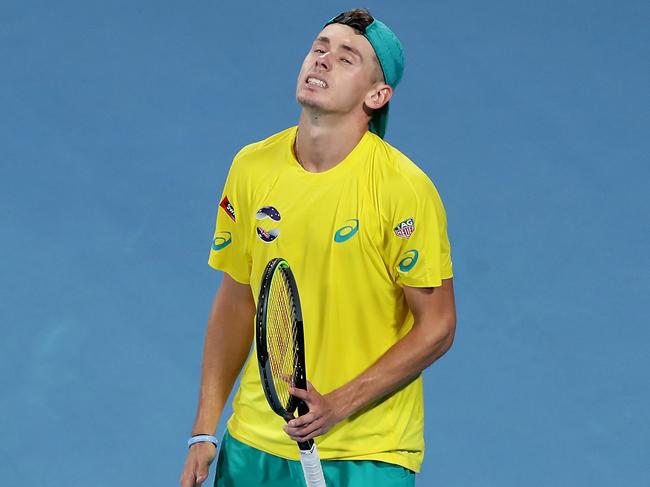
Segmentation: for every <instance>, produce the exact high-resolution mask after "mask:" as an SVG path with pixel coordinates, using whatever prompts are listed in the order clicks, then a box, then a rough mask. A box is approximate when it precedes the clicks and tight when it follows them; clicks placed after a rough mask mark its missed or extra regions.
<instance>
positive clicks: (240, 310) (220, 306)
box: [213, 272, 255, 323]
mask: <svg viewBox="0 0 650 487" xmlns="http://www.w3.org/2000/svg"><path fill="white" fill-rule="evenodd" d="M213 312H216V313H218V314H221V315H222V316H223V317H224V318H226V317H227V318H229V320H232V319H233V318H235V319H238V320H237V321H239V322H243V323H246V322H249V321H251V320H252V319H253V316H254V315H255V301H254V298H253V293H252V291H251V287H250V285H249V284H242V283H241V282H237V281H236V280H235V279H233V278H232V277H231V276H230V275H229V274H227V273H225V272H224V273H223V281H222V282H221V285H220V286H219V289H218V290H217V294H216V296H215V300H214V306H213Z"/></svg>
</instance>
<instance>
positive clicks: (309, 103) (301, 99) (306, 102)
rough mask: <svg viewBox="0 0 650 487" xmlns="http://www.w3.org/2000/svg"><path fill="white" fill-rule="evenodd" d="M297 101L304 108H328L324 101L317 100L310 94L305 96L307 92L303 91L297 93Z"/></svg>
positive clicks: (323, 109)
mask: <svg viewBox="0 0 650 487" xmlns="http://www.w3.org/2000/svg"><path fill="white" fill-rule="evenodd" d="M296 101H297V102H298V104H299V105H300V106H302V107H303V108H312V109H316V110H322V111H325V110H326V107H325V105H324V104H323V102H322V101H320V100H315V99H314V98H312V97H310V96H305V94H302V93H299V94H297V95H296Z"/></svg>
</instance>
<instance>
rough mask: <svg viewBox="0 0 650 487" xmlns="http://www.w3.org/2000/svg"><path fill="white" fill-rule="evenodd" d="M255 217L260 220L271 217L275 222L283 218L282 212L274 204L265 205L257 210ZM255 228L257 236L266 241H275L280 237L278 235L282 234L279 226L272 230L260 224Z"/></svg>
mask: <svg viewBox="0 0 650 487" xmlns="http://www.w3.org/2000/svg"><path fill="white" fill-rule="evenodd" d="M255 218H256V219H258V220H266V219H270V220H272V221H274V222H279V221H280V220H282V215H280V212H279V211H278V210H277V208H274V207H273V206H263V207H262V208H260V209H259V210H257V212H256V213H255ZM255 230H256V231H257V236H258V237H259V238H260V240H261V241H262V242H266V243H269V242H273V241H274V240H275V239H276V238H278V235H280V229H279V228H271V229H270V230H267V229H265V228H264V227H261V226H258V227H257V228H256V229H255Z"/></svg>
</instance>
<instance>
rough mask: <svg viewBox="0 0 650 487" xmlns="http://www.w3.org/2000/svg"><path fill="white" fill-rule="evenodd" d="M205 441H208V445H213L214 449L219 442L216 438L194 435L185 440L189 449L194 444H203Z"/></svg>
mask: <svg viewBox="0 0 650 487" xmlns="http://www.w3.org/2000/svg"><path fill="white" fill-rule="evenodd" d="M205 441H209V442H210V443H213V444H214V447H215V448H217V445H219V441H218V440H217V437H216V436H212V435H194V436H192V437H191V438H190V439H189V440H187V447H188V448H189V447H191V446H192V445H193V444H194V443H203V442H205Z"/></svg>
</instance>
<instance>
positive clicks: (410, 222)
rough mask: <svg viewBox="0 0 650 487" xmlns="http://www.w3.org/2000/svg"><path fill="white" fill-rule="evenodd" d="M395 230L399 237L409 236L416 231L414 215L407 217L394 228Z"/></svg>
mask: <svg viewBox="0 0 650 487" xmlns="http://www.w3.org/2000/svg"><path fill="white" fill-rule="evenodd" d="M393 232H395V235H397V236H398V237H399V238H409V237H410V236H411V235H413V232H415V220H414V219H413V217H411V218H407V219H406V220H404V221H403V222H401V223H398V224H397V226H396V227H395V228H393Z"/></svg>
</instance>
